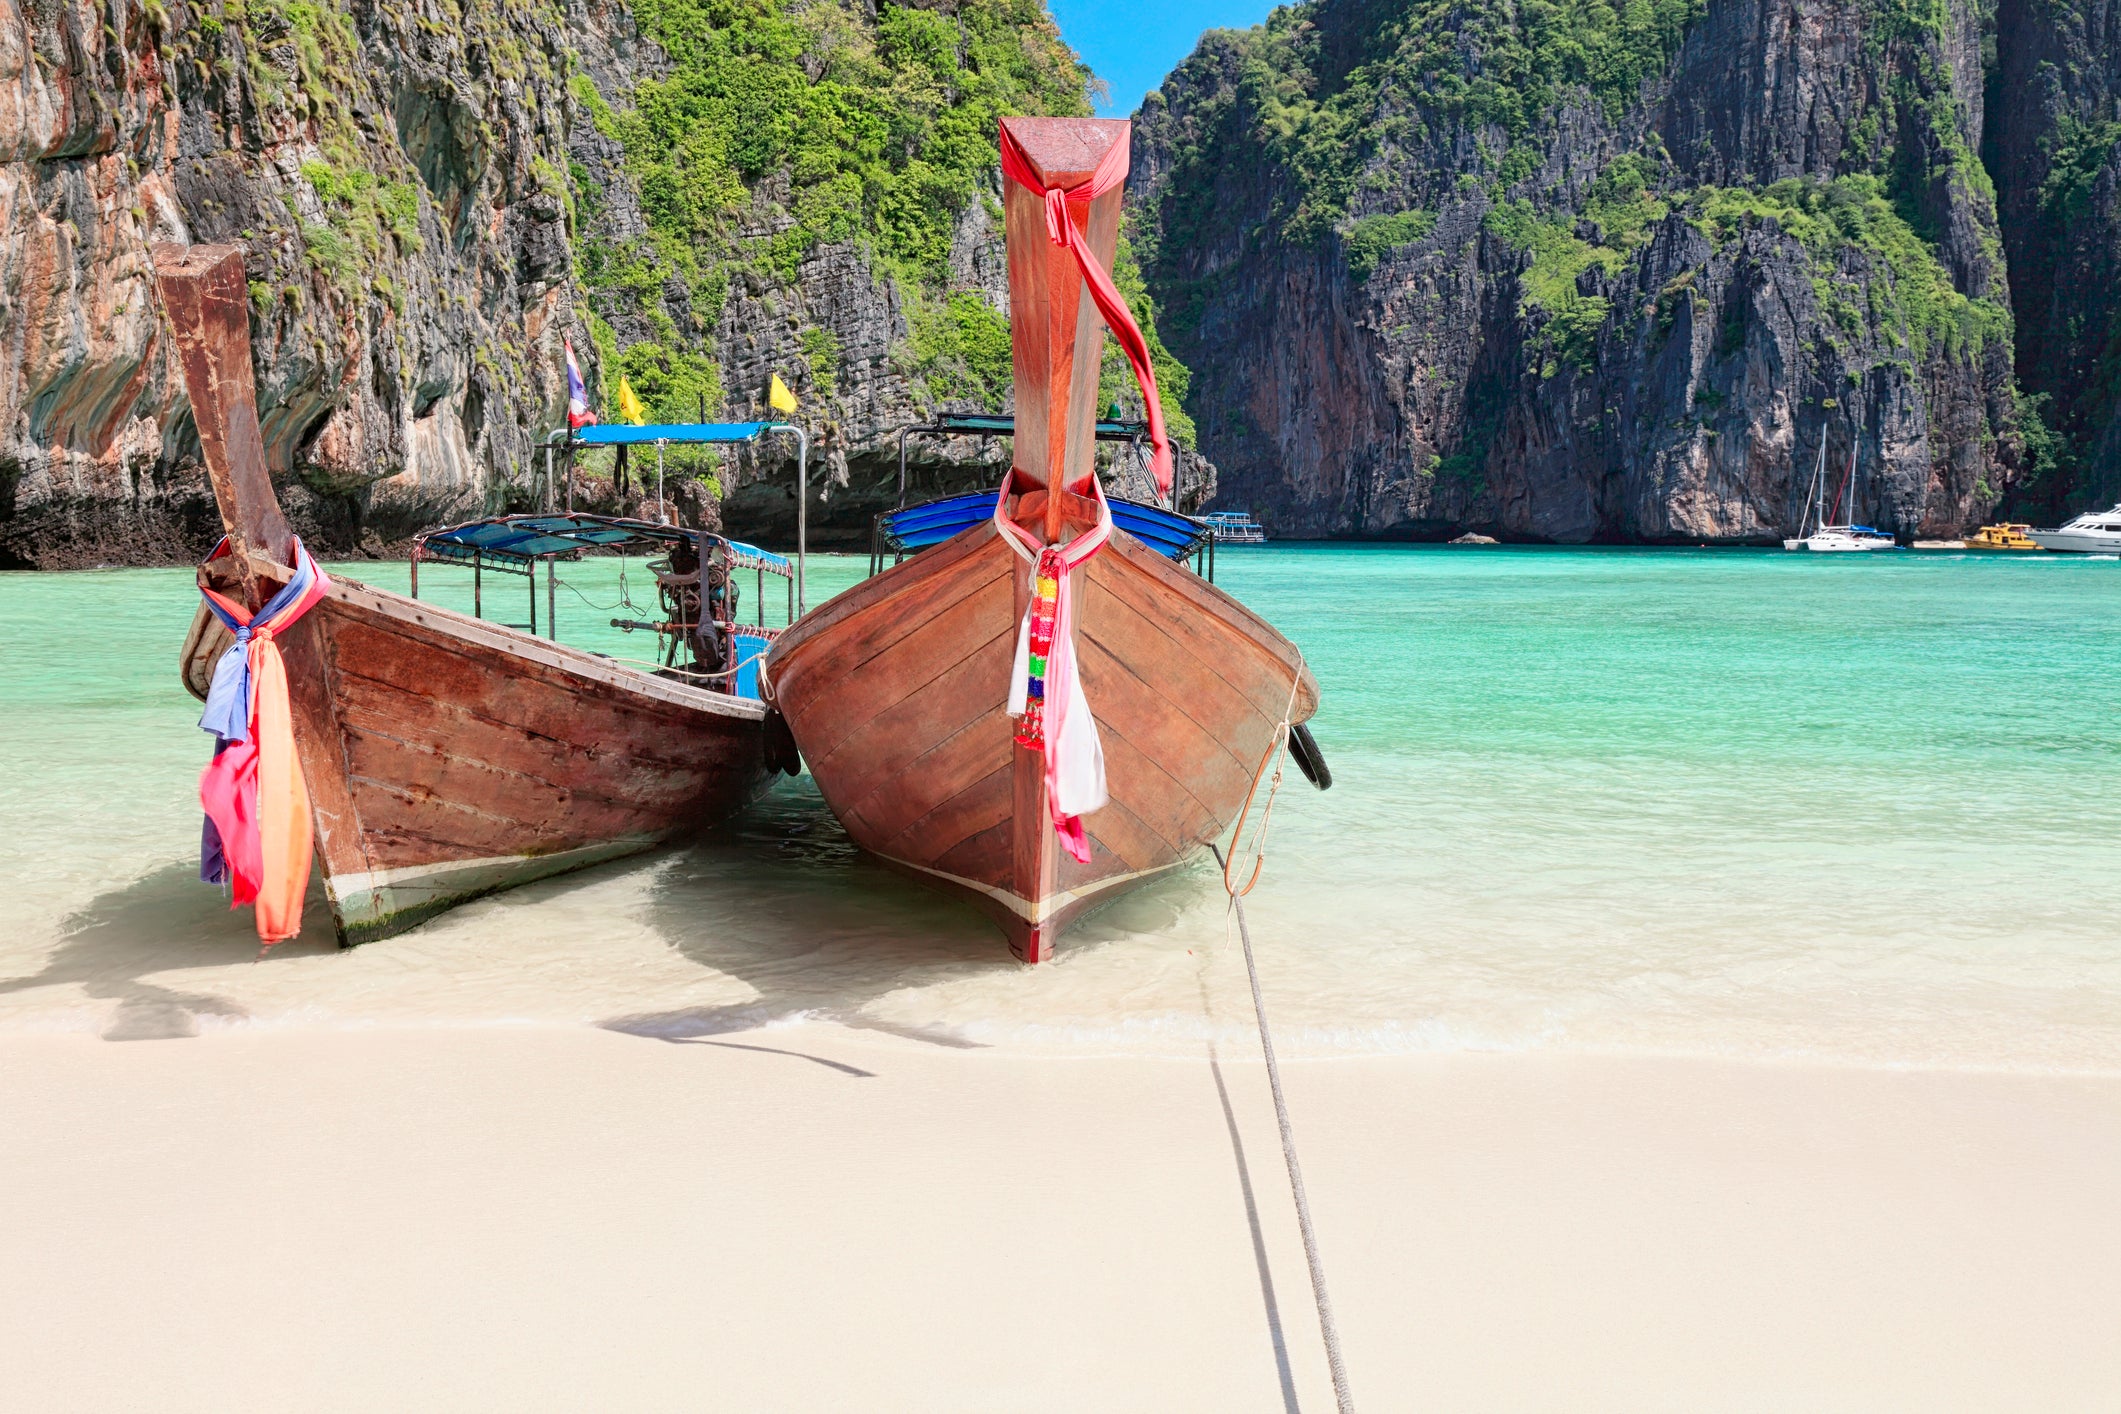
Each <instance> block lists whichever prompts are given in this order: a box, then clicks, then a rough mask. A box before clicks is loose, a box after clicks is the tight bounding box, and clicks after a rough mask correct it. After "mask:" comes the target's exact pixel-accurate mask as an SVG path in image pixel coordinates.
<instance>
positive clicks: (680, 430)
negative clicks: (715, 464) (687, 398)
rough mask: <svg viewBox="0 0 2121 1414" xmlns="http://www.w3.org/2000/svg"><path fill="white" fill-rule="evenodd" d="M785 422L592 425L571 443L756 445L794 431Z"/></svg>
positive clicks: (605, 444) (575, 436) (613, 445)
mask: <svg viewBox="0 0 2121 1414" xmlns="http://www.w3.org/2000/svg"><path fill="white" fill-rule="evenodd" d="M795 430H796V429H795V428H794V427H793V426H791V425H790V424H788V423H785V422H656V423H650V424H648V425H647V426H645V427H635V426H634V425H633V424H631V423H627V422H611V423H592V424H591V425H589V426H588V427H577V428H576V429H575V430H574V436H573V441H574V444H575V445H576V446H578V447H622V446H639V445H640V444H642V443H644V442H711V443H721V444H725V445H726V444H729V443H741V442H756V441H757V440H758V439H759V438H760V437H761V436H762V435H763V434H765V433H768V432H793V431H795Z"/></svg>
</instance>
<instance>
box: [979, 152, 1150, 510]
mask: <svg viewBox="0 0 2121 1414" xmlns="http://www.w3.org/2000/svg"><path fill="white" fill-rule="evenodd" d="M1002 126H1003V127H1005V128H1007V129H1008V130H1009V134H1010V136H1012V137H1014V138H1015V139H1016V141H1017V143H1018V145H1019V146H1021V147H1022V148H1023V150H1024V154H1025V155H1026V156H1027V157H1029V158H1030V159H1031V166H1032V168H1033V170H1034V171H1036V172H1037V173H1038V174H1039V176H1040V177H1041V178H1042V179H1043V180H1044V181H1045V183H1046V184H1047V185H1048V186H1058V187H1072V186H1076V185H1078V184H1080V183H1082V182H1086V181H1088V180H1089V179H1090V176H1091V174H1092V173H1093V172H1095V171H1096V170H1097V164H1098V163H1099V162H1100V161H1101V160H1103V158H1104V156H1105V154H1106V152H1108V151H1110V150H1111V147H1112V145H1113V144H1114V143H1117V142H1125V141H1127V139H1128V132H1129V128H1130V125H1129V123H1128V122H1127V120H1126V119H1124V118H1004V119H1002ZM1119 205H1120V190H1119V189H1118V188H1114V189H1113V190H1112V191H1109V192H1106V193H1105V194H1104V195H1103V196H1101V197H1099V198H1098V199H1097V200H1096V201H1093V202H1091V203H1090V206H1089V213H1088V217H1087V224H1084V221H1083V218H1082V210H1083V209H1082V208H1081V207H1080V206H1076V207H1075V208H1074V209H1073V210H1071V212H1070V216H1071V218H1072V219H1076V220H1077V223H1078V224H1077V229H1078V230H1081V231H1082V232H1084V234H1085V235H1087V236H1088V237H1089V243H1090V249H1091V252H1092V253H1093V254H1095V255H1096V256H1097V259H1098V261H1099V263H1101V264H1103V265H1104V266H1105V267H1106V268H1107V269H1110V268H1111V265H1112V256H1113V253H1114V251H1115V249H1116V248H1117V246H1118V244H1119ZM1002 206H1003V212H1004V218H1003V226H1004V232H1005V235H1006V239H1007V241H1008V247H1009V310H1010V317H1009V331H1010V344H1011V349H1012V352H1013V353H1014V355H1015V372H1016V466H1017V469H1018V470H1020V471H1021V472H1023V473H1024V475H1025V477H1026V478H1028V479H1029V480H1030V481H1031V482H1032V483H1034V484H1035V485H1039V486H1045V487H1053V486H1056V485H1057V486H1059V487H1060V488H1061V489H1063V490H1066V491H1073V492H1077V493H1085V492H1088V491H1089V489H1090V487H1089V480H1090V478H1091V477H1092V476H1094V475H1095V474H1096V473H1095V470H1094V469H1093V461H1092V458H1093V455H1094V453H1095V450H1096V444H1095V442H1094V440H1093V432H1094V428H1095V424H1096V422H1097V381H1098V380H1097V375H1098V367H1099V364H1100V363H1101V362H1102V360H1103V356H1104V348H1105V324H1104V320H1103V319H1102V318H1100V317H1099V315H1098V312H1097V307H1096V305H1094V304H1093V303H1091V301H1090V299H1089V296H1088V293H1087V291H1085V289H1084V288H1083V278H1082V273H1081V272H1080V271H1078V270H1077V269H1076V267H1075V258H1074V257H1073V256H1072V255H1070V254H1069V253H1068V251H1067V249H1066V247H1063V246H1058V245H1055V244H1054V243H1053V241H1052V239H1051V238H1050V237H1049V236H1048V235H1047V233H1046V203H1045V201H1044V200H1043V199H1042V198H1041V197H1040V196H1039V195H1038V193H1036V192H1032V191H1026V190H1025V189H1024V188H1023V187H1021V186H1019V185H1018V184H1016V183H1015V182H1012V181H1009V180H1007V179H1006V178H1004V179H1003V182H1002ZM1062 505H1063V503H1062V502H1061V501H1060V500H1059V499H1058V498H1048V500H1047V502H1046V506H1045V517H1044V525H1043V527H1042V528H1043V530H1044V532H1045V538H1046V541H1047V543H1049V544H1051V543H1054V542H1057V541H1059V540H1062V539H1063V538H1065V526H1064V524H1063V509H1062Z"/></svg>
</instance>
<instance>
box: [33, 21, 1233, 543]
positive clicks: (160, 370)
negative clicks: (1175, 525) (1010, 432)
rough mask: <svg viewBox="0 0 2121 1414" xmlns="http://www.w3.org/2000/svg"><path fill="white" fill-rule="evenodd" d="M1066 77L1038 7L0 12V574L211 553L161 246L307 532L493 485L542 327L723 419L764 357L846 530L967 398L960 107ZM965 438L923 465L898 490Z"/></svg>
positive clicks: (978, 255)
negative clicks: (238, 253)
mask: <svg viewBox="0 0 2121 1414" xmlns="http://www.w3.org/2000/svg"><path fill="white" fill-rule="evenodd" d="M673 53H674V54H675V55H676V56H677V57H676V58H673V57H672V56H673ZM1085 78H1086V75H1085V74H1084V72H1083V71H1082V69H1081V67H1080V65H1079V64H1078V63H1077V62H1076V60H1075V58H1074V56H1073V54H1072V53H1071V52H1070V51H1068V50H1067V48H1066V47H1065V46H1064V45H1062V44H1061V43H1060V41H1059V38H1058V35H1057V33H1056V32H1055V30H1054V28H1053V26H1052V23H1051V21H1050V19H1048V18H1047V16H1046V14H1045V10H1044V7H1043V4H1042V3H1041V0H956V3H948V4H943V5H938V6H937V7H935V8H933V9H925V8H923V9H913V8H902V7H895V6H894V7H887V8H885V9H884V10H882V11H879V10H878V9H877V8H876V7H874V6H871V5H869V4H866V3H863V0H819V3H812V4H806V5H796V4H788V5H783V4H776V3H762V4H756V5H725V4H721V3H718V0H705V2H704V3H693V0H642V3H641V4H639V5H637V6H634V7H627V6H620V5H611V4H602V3H591V0H350V3H348V4H345V5H333V6H319V5H315V4H312V3H309V0H0V566H8V565H42V566H47V567H56V566H65V565H78V564H91V563H104V562H108V563H143V562H156V561H171V560H181V559H186V558H192V557H195V556H197V555H198V554H200V553H202V552H203V549H204V548H205V547H206V545H208V544H210V543H211V539H212V537H213V536H214V535H215V534H217V533H218V522H217V518H216V516H215V513H214V509H213V504H212V498H211V496H210V494H209V493H208V490H207V488H206V486H205V483H204V478H203V475H202V473H201V472H200V469H199V467H198V464H197V446H196V439H195V437H194V435H193V433H192V430H191V425H190V418H189V413H188V409H187V406H186V403H185V396H184V391H183V386H182V380H181V378H179V377H177V376H176V374H175V372H174V369H173V366H172V362H171V359H170V357H169V352H168V350H167V349H166V347H165V346H164V342H163V338H162V335H161V332H160V325H159V319H158V315H157V313H156V306H155V302H154V293H153V287H152V280H151V270H150V267H149V263H148V255H147V252H148V249H149V247H150V245H151V244H152V243H153V242H155V241H159V240H176V241H197V242H205V241H236V242H241V243H242V244H243V245H244V246H245V247H246V248H247V250H248V252H249V260H248V264H249V272H250V279H251V293H252V306H251V318H252V328H253V345H252V351H253V357H254V361H255V364H256V367H257V371H258V380H259V401H260V411H261V415H262V420H263V423H264V429H265V434H266V440H267V444H268V448H269V452H270V455H271V460H272V465H273V469H274V473H275V477H276V480H277V481H278V482H279V484H280V486H281V491H282V497H283V500H284V501H285V502H286V503H287V506H288V509H289V512H290V515H291V517H292V518H293V519H294V521H295V523H296V525H297V527H298V529H300V530H301V531H302V533H304V534H305V535H307V536H309V537H310V538H311V540H312V541H313V542H314V543H316V544H318V545H319V546H320V547H321V548H323V549H325V550H327V551H330V552H333V553H345V552H348V551H351V550H356V549H362V548H365V549H368V550H371V551H373V550H377V549H380V548H382V547H383V546H385V545H388V544H390V543H393V542H396V541H399V540H401V539H402V538H403V537H404V536H406V535H408V534H409V533H410V532H411V531H412V530H414V529H416V528H417V527H419V526H420V525H422V524H427V523H432V522H434V521H437V520H440V519H444V518H448V517H453V516H457V515H463V514H471V513H476V512H479V511H483V510H492V509H504V508H510V507H524V506H528V505H530V504H532V503H533V501H534V499H535V497H536V496H537V495H538V494H539V477H540V475H541V473H542V468H543V454H542V452H541V450H540V441H541V438H542V437H543V436H544V434H545V433H546V432H547V431H549V430H550V429H552V428H553V427H555V426H557V425H559V424H560V422H561V420H562V417H563V413H564V407H565V390H564V382H563V375H562V373H561V368H562V360H561V342H562V339H563V338H565V337H570V336H571V338H572V340H573V342H574V345H575V348H576V350H577V353H578V354H579V356H580V358H581V361H582V363H583V365H584V366H585V369H586V371H587V374H588V377H589V380H590V383H591V389H592V395H593V396H594V397H595V398H596V400H597V401H598V402H599V403H600V404H603V405H604V406H605V408H606V409H607V412H608V410H609V408H610V405H611V401H612V395H613V393H614V391H615V388H616V382H617V377H618V376H619V375H621V374H624V375H626V376H628V377H629V378H630V380H631V382H632V384H633V385H634V386H635V387H636V388H637V390H638V391H639V392H640V394H641V396H642V398H643V399H644V401H646V402H647V403H648V404H649V407H650V410H651V412H652V413H654V414H656V415H659V416H664V417H669V418H673V419H689V418H691V417H694V416H697V415H698V412H699V410H700V409H701V408H702V407H704V408H705V409H706V410H707V412H708V413H709V414H710V415H714V416H725V417H743V416H747V415H750V414H751V413H753V412H754V411H756V410H757V407H758V398H759V396H760V394H761V392H762V391H763V386H764V384H765V382H766V379H767V376H768V374H769V373H770V372H773V371H779V372H780V373H782V375H783V376H784V377H786V378H788V379H789V380H790V381H791V382H793V383H795V384H796V385H797V387H798V390H799V392H801V394H802V395H803V396H804V398H805V409H804V414H803V415H804V419H805V420H806V421H807V422H810V423H812V424H813V425H815V426H816V427H817V429H818V431H819V432H820V434H821V436H820V442H821V448H820V450H821V453H822V463H821V467H820V468H819V470H818V471H817V473H816V474H815V476H814V480H816V481H817V482H819V483H820V484H821V487H822V492H823V496H824V500H823V502H822V504H821V506H820V507H819V513H820V518H821V519H822V520H824V521H825V523H826V525H827V527H828V529H829V528H830V526H831V524H832V522H833V521H834V520H835V519H837V520H838V521H841V522H844V529H845V530H846V532H847V533H850V534H851V533H854V532H855V531H856V530H857V529H859V530H860V531H863V532H865V531H866V527H867V520H868V515H869V513H870V511H871V510H872V509H874V507H875V506H876V505H879V504H883V503H884V501H885V500H886V499H888V496H889V495H890V494H892V492H890V491H887V490H885V483H886V482H887V481H895V477H896V457H895V442H894V441H893V439H892V437H891V432H892V430H893V429H894V428H895V427H896V426H897V425H899V424H901V423H904V422H909V421H913V420H915V417H916V415H918V414H923V413H925V412H927V411H930V410H932V409H934V408H936V407H941V406H949V407H965V408H973V407H985V408H991V407H996V406H999V405H1000V403H1001V402H1002V400H1003V398H1004V397H1005V394H1006V386H1007V381H1008V380H1007V366H1008V345H1007V338H1006V327H1007V326H1006V317H1007V308H1006V287H1005V282H1004V280H1003V277H1002V273H1001V272H1002V264H1001V249H1000V239H999V232H998V227H997V225H996V223H995V221H994V220H993V215H992V213H993V210H994V205H995V190H996V189H995V186H994V176H993V162H994V157H993V151H992V133H991V120H992V118H993V116H994V115H995V114H998V113H1000V112H1017V111H1081V109H1082V106H1083V102H1084V99H1083V86H1084V82H1085ZM849 115H852V118H853V120H854V124H853V129H852V130H851V132H842V131H834V130H833V129H832V128H831V126H830V122H828V121H827V120H828V119H831V120H838V119H847V118H848V117H849ZM1128 273H1129V277H1130V278H1131V279H1133V284H1134V288H1135V290H1136V292H1137V294H1138V296H1139V298H1140V300H1141V301H1142V304H1141V306H1140V307H1141V309H1142V311H1143V313H1144V314H1145V315H1146V314H1147V313H1148V306H1147V303H1146V301H1147V296H1146V294H1145V293H1142V292H1141V291H1140V286H1139V280H1138V277H1133V276H1132V275H1131V272H1128ZM998 332H999V335H1000V339H999V344H997V342H996V339H997V333H998ZM997 350H998V353H997ZM1166 360H1167V362H1168V356H1166ZM1171 367H1172V368H1173V370H1174V375H1173V379H1174V381H1175V382H1176V383H1177V384H1179V385H1180V386H1182V385H1183V369H1180V368H1178V367H1177V366H1176V365H1175V364H1171ZM1114 393H1115V395H1120V396H1124V393H1125V390H1124V388H1123V387H1121V386H1120V385H1118V384H1117V383H1115V387H1114ZM998 455H1000V453H999V451H998V450H997V449H995V448H981V447H979V446H977V445H973V444H965V445H958V446H943V447H934V446H930V447H928V448H926V449H924V457H923V461H922V464H921V465H922V468H923V471H922V475H921V477H920V479H919V485H920V488H921V489H927V488H930V487H933V486H936V485H941V484H968V483H969V482H971V481H973V480H978V479H984V478H988V477H991V474H992V471H993V464H994V460H995V458H996V457H997V456H998ZM671 460H672V462H673V467H672V471H673V480H674V481H680V482H682V483H683V484H682V488H681V489H682V492H683V495H682V497H681V500H682V502H683V504H685V505H686V506H687V507H688V509H689V513H690V514H692V515H694V516H700V517H707V518H712V517H713V516H714V515H716V514H717V509H718V508H717V501H718V499H719V493H720V491H721V490H722V489H724V487H725V485H726V487H727V489H730V490H732V491H736V490H738V489H739V488H743V487H746V486H747V485H748V486H750V487H751V489H749V490H747V491H743V492H742V494H740V495H739V496H738V497H737V500H738V502H739V506H738V509H739V510H741V509H742V505H743V504H745V503H748V504H750V505H751V506H752V507H753V514H752V515H751V517H750V527H747V528H759V527H763V528H765V529H766V530H767V531H769V532H770V531H771V530H772V529H773V528H775V527H776V526H778V525H779V524H780V523H781V522H783V521H786V520H790V519H792V511H793V505H792V501H790V500H789V497H790V495H791V494H792V493H791V492H790V491H789V490H788V489H787V488H786V486H785V485H784V484H782V483H785V482H786V481H788V480H789V478H788V477H787V475H786V468H785V467H779V466H776V465H773V464H761V463H759V462H757V461H756V460H754V459H752V458H751V457H749V456H737V457H733V458H731V459H730V460H729V461H728V462H726V463H724V462H722V461H721V460H720V459H718V458H697V457H695V458H691V459H687V458H684V457H678V456H674V457H673V458H672V459H671ZM605 467H608V461H607V462H606V463H605V466H604V467H596V468H591V467H589V466H588V465H586V464H585V466H584V468H583V470H584V471H585V472H588V471H590V470H592V469H593V470H596V471H598V472H604V471H605ZM1212 470H1213V469H1212V468H1211V467H1208V466H1207V465H1206V463H1204V462H1202V461H1201V460H1200V459H1199V458H1197V457H1191V458H1189V459H1188V471H1189V485H1190V488H1191V494H1192V497H1193V499H1196V500H1197V499H1199V498H1200V497H1201V496H1203V495H1205V494H1207V493H1208V491H1209V490H1210V489H1211V487H1212V481H1211V480H1210V478H1211V477H1212ZM607 476H608V473H607ZM768 481H770V482H771V484H765V483H766V482H768ZM640 487H641V483H640V482H639V481H638V480H637V481H635V482H634V484H633V485H632V486H631V487H630V488H628V490H629V492H630V493H631V496H632V499H634V500H635V501H637V500H638V496H639V491H640ZM674 489H678V488H674ZM584 491H585V494H592V493H593V494H595V495H597V496H598V497H600V501H599V503H600V504H604V505H611V504H613V503H614V500H615V493H616V491H617V488H616V487H614V486H612V485H611V484H610V482H609V480H608V479H606V480H604V481H602V482H601V483H600V484H597V485H594V486H585V488H584Z"/></svg>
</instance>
